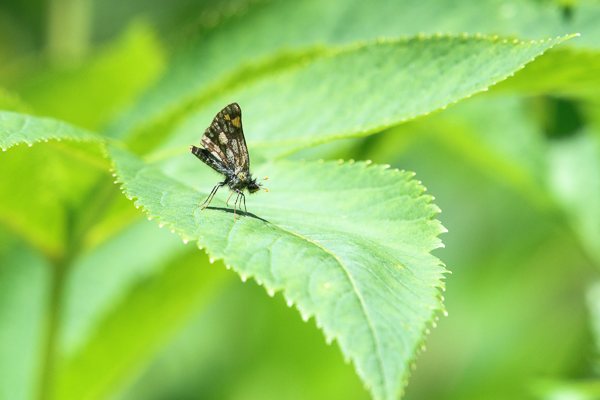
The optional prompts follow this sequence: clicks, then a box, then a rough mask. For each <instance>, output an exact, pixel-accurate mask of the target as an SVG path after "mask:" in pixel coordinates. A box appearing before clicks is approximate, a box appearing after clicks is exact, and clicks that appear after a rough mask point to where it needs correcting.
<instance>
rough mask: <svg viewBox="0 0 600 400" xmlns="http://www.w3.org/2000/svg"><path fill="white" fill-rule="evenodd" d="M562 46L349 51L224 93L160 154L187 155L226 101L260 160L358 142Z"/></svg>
mask: <svg viewBox="0 0 600 400" xmlns="http://www.w3.org/2000/svg"><path fill="white" fill-rule="evenodd" d="M564 39H565V38H556V39H552V40H545V41H540V42H534V41H532V42H520V41H510V42H509V41H507V40H502V39H490V38H476V37H473V38H471V37H462V38H459V37H431V38H424V39H423V38H413V39H408V40H402V41H398V42H394V41H392V42H389V43H375V44H369V45H365V46H360V47H358V48H351V49H348V50H346V51H342V52H340V53H337V54H336V55H334V56H330V57H323V58H317V59H316V60H314V61H310V62H308V63H306V64H305V65H303V66H301V67H297V68H295V69H292V70H290V71H288V72H284V73H281V74H279V75H274V76H269V77H268V78H265V79H263V80H258V81H256V82H254V83H252V84H250V85H247V86H244V87H242V88H240V89H238V90H234V91H233V92H230V93H227V92H226V93H225V94H223V95H221V96H219V97H218V98H217V99H215V100H213V101H211V102H210V103H209V104H208V105H207V106H205V107H203V108H202V109H201V111H200V112H198V113H197V114H194V115H192V116H191V117H189V119H187V120H186V121H184V122H183V123H182V125H181V126H180V127H179V128H177V129H176V131H175V133H174V134H173V135H174V136H173V138H172V139H171V140H170V141H169V143H168V144H166V145H165V147H167V149H168V148H169V147H174V146H179V148H180V149H187V147H188V146H189V144H190V143H195V142H196V141H197V140H198V138H199V136H200V132H203V130H204V125H206V121H210V120H211V118H212V115H214V114H216V112H218V110H219V109H220V108H221V107H222V105H223V104H228V103H229V102H231V101H233V100H236V101H237V102H239V103H240V104H241V106H242V108H243V109H244V111H245V112H246V113H245V114H244V127H245V132H247V133H246V136H247V140H248V142H249V144H250V146H251V147H253V148H260V150H261V152H262V153H263V154H264V153H266V154H267V155H273V154H281V153H282V152H285V151H286V150H287V151H288V152H289V151H290V148H291V149H295V148H302V147H307V146H311V145H315V144H318V143H323V142H327V141H331V140H334V139H339V138H345V137H352V136H364V135H367V134H370V133H374V132H377V131H381V130H383V129H385V128H388V127H390V126H393V125H396V124H398V123H400V122H403V121H406V120H409V119H412V118H415V117H417V116H420V115H426V114H428V113H430V112H432V111H434V110H437V109H440V108H444V107H446V106H447V105H449V104H452V103H454V102H457V101H458V100H461V99H463V98H465V97H468V96H471V95H473V94H475V93H477V92H480V91H483V90H487V88H488V87H489V86H490V85H493V84H494V83H496V82H498V81H499V80H502V79H504V78H506V77H507V76H508V75H510V74H512V73H514V71H516V70H518V69H519V68H522V67H523V65H524V64H526V63H527V62H529V61H531V60H532V59H533V58H534V57H536V56H537V55H539V54H541V53H543V52H544V51H545V50H547V49H548V48H550V47H552V46H553V45H555V44H557V43H560V42H561V41H563V40H564ZM357 99H361V101H357ZM165 152H167V153H168V154H170V153H172V152H173V151H171V152H170V151H169V150H165Z"/></svg>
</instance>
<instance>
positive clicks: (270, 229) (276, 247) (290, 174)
mask: <svg viewBox="0 0 600 400" xmlns="http://www.w3.org/2000/svg"><path fill="white" fill-rule="evenodd" d="M110 154H111V156H112V158H113V159H114V160H115V168H116V171H117V174H118V178H119V180H121V181H122V182H124V184H123V187H124V190H125V193H126V195H127V196H131V197H135V198H137V200H136V204H137V205H138V206H142V207H143V208H144V209H145V210H146V212H147V213H148V214H149V216H150V217H156V218H157V219H158V220H159V222H160V224H161V225H167V226H168V228H169V229H172V230H173V231H174V232H177V233H178V234H179V235H180V236H181V237H182V238H183V239H184V240H185V241H188V240H190V241H191V240H194V241H197V242H198V246H199V247H203V248H206V251H207V252H208V254H209V256H210V257H211V258H214V259H217V258H218V259H223V260H224V262H225V264H226V265H228V266H231V267H233V268H234V269H235V270H236V271H237V272H238V273H239V274H240V276H241V278H242V280H246V279H247V278H248V277H252V278H254V279H256V281H257V282H258V283H259V284H261V285H263V286H265V288H266V289H267V291H268V293H270V294H274V293H275V292H276V291H283V293H284V296H285V298H286V300H287V302H288V303H289V304H290V305H292V304H295V305H296V307H297V308H298V309H299V311H300V313H301V314H302V317H303V318H304V319H308V318H309V317H311V316H314V317H315V319H316V322H317V325H318V326H319V327H320V328H321V329H322V330H323V332H324V334H325V337H326V340H327V341H328V342H329V341H331V340H333V339H336V340H337V341H338V342H339V344H340V347H341V349H342V352H343V354H344V356H345V357H347V358H349V359H350V360H352V361H353V362H354V364H355V367H356V370H357V372H358V374H359V376H360V377H361V379H362V380H363V382H364V383H365V385H366V386H367V387H368V388H369V389H370V390H371V392H372V394H373V396H374V397H375V398H376V399H395V398H397V397H398V396H399V394H400V393H401V391H402V388H403V386H404V384H405V383H406V379H407V376H408V371H409V368H408V367H409V364H410V362H411V360H413V359H414V357H415V353H416V350H417V348H418V346H419V345H420V343H421V342H422V340H423V336H424V333H425V331H426V329H427V325H428V323H430V322H431V320H432V317H433V314H434V312H435V311H436V310H440V309H441V308H442V304H441V301H440V294H439V289H440V288H441V287H443V282H442V276H443V273H444V268H443V267H442V265H441V263H440V261H439V260H438V259H436V258H435V257H433V256H432V255H431V254H430V251H432V250H433V249H435V248H438V247H440V246H441V242H440V241H439V240H438V239H437V235H438V234H439V233H441V232H442V231H443V227H442V226H441V225H440V223H439V222H438V221H437V220H435V219H434V218H435V215H436V214H437V213H438V211H439V210H438V208H437V207H436V206H435V205H433V204H431V196H427V195H424V194H423V191H424V188H423V187H422V186H421V185H420V184H419V183H418V182H417V181H415V180H413V179H412V176H413V174H412V173H408V172H403V171H396V170H387V169H385V167H381V166H368V164H367V163H345V164H338V163H318V162H314V163H301V162H290V161H288V162H284V161H281V162H277V163H272V164H267V165H264V166H263V167H261V168H260V169H259V171H260V173H267V172H268V173H269V174H270V175H271V177H272V178H273V179H272V181H271V184H270V189H271V190H272V191H271V193H270V194H260V195H257V196H255V197H253V198H252V199H248V200H249V201H248V206H249V211H251V212H252V213H254V214H255V216H254V215H247V216H244V217H242V218H240V219H239V220H238V221H237V222H236V221H234V218H233V215H232V214H231V213H229V212H224V210H222V209H214V208H209V209H206V210H203V211H201V210H200V209H199V207H198V205H199V203H200V202H201V201H202V199H203V198H204V197H205V196H206V194H207V191H206V189H207V188H209V187H208V186H205V190H203V191H198V190H197V189H194V187H192V186H191V185H186V184H184V183H182V182H180V181H178V180H175V179H174V178H170V177H168V176H167V175H165V174H164V173H162V172H161V171H160V170H159V169H158V168H156V167H155V166H152V165H148V164H146V163H144V162H143V161H141V160H139V159H137V158H136V157H134V156H133V155H131V154H130V153H128V152H126V151H124V150H119V149H116V148H111V149H110ZM190 160H191V158H190ZM192 161H193V160H192ZM191 165H194V164H191ZM195 170H196V168H191V169H188V173H187V174H185V173H183V174H182V173H181V172H182V171H178V178H179V179H187V180H188V182H193V181H194V180H195V177H194V171H195ZM190 179H191V180H190ZM325 182H326V184H325ZM374 204H377V206H376V207H375V206H374ZM223 205H224V203H223V201H222V199H221V198H217V199H215V201H214V202H213V206H214V207H220V206H223Z"/></svg>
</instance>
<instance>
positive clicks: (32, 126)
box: [0, 111, 102, 151]
mask: <svg viewBox="0 0 600 400" xmlns="http://www.w3.org/2000/svg"><path fill="white" fill-rule="evenodd" d="M49 140H55V141H61V140H69V141H75V142H101V141H102V138H101V137H100V136H98V135H96V134H94V133H91V132H89V131H86V130H85V129H81V128H77V127H74V126H72V125H69V124H67V123H65V122H62V121H58V120H55V119H51V118H41V117H33V116H30V115H26V114H19V113H16V112H10V111H0V149H2V151H6V150H7V149H9V148H10V147H12V146H16V145H18V144H27V145H28V146H30V147H31V146H32V145H33V144H34V143H37V142H48V141H49Z"/></svg>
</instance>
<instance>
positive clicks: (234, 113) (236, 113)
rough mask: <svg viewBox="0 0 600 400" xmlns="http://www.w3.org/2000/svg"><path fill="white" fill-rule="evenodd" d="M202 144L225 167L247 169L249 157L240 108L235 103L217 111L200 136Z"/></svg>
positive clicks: (238, 169)
mask: <svg viewBox="0 0 600 400" xmlns="http://www.w3.org/2000/svg"><path fill="white" fill-rule="evenodd" d="M202 146H204V148H205V149H206V150H208V151H209V152H210V153H211V154H212V155H213V156H214V157H215V158H216V159H218V160H219V161H221V162H222V163H223V165H224V166H225V167H226V168H227V169H229V170H231V171H233V172H235V173H237V172H241V171H246V172H248V171H249V169H250V157H249V156H248V148H247V146H246V139H245V138H244V131H243V129H242V110H241V109H240V106H239V105H238V104H237V103H232V104H230V105H228V106H227V107H225V108H223V109H222V110H221V111H219V113H218V114H217V115H216V116H215V118H214V119H213V121H212V123H211V124H210V126H209V127H208V128H206V131H205V132H204V136H202Z"/></svg>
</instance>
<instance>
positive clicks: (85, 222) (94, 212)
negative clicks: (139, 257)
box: [37, 177, 116, 400]
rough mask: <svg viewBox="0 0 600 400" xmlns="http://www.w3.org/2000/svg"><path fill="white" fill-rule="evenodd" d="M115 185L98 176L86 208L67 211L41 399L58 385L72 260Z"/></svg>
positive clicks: (53, 282)
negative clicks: (57, 375) (59, 345)
mask: <svg viewBox="0 0 600 400" xmlns="http://www.w3.org/2000/svg"><path fill="white" fill-rule="evenodd" d="M115 192H116V190H115V187H114V185H113V184H112V183H110V181H107V179H106V177H102V178H100V179H99V180H98V182H97V183H96V185H93V186H92V188H91V190H90V191H89V192H88V194H87V196H86V197H85V201H84V202H83V204H85V206H84V209H83V210H81V209H79V210H77V209H73V210H70V212H67V214H66V215H67V220H68V224H67V237H66V238H65V241H66V243H67V246H66V249H65V252H64V256H63V257H61V258H60V259H58V260H55V261H54V262H53V268H52V271H51V274H52V276H51V287H50V297H49V300H48V308H47V310H46V315H47V319H46V327H45V333H44V336H43V337H44V344H43V350H42V351H43V352H42V358H41V363H40V365H41V372H40V380H39V386H38V388H39V390H38V393H37V398H38V400H51V399H52V398H53V397H54V393H55V389H56V388H55V385H56V370H57V368H56V364H57V344H58V339H59V337H60V327H61V322H62V310H63V301H64V296H65V285H66V282H67V279H68V275H69V272H70V271H71V267H72V265H73V261H74V260H75V259H76V257H77V256H78V255H79V253H80V252H81V251H82V249H83V246H84V242H85V238H86V235H87V234H88V232H89V231H90V230H91V228H92V227H93V226H94V225H95V224H96V223H97V221H98V220H99V219H100V218H102V216H103V215H104V213H105V211H106V209H107V208H108V207H109V205H110V204H111V201H112V200H113V199H114V195H115Z"/></svg>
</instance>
